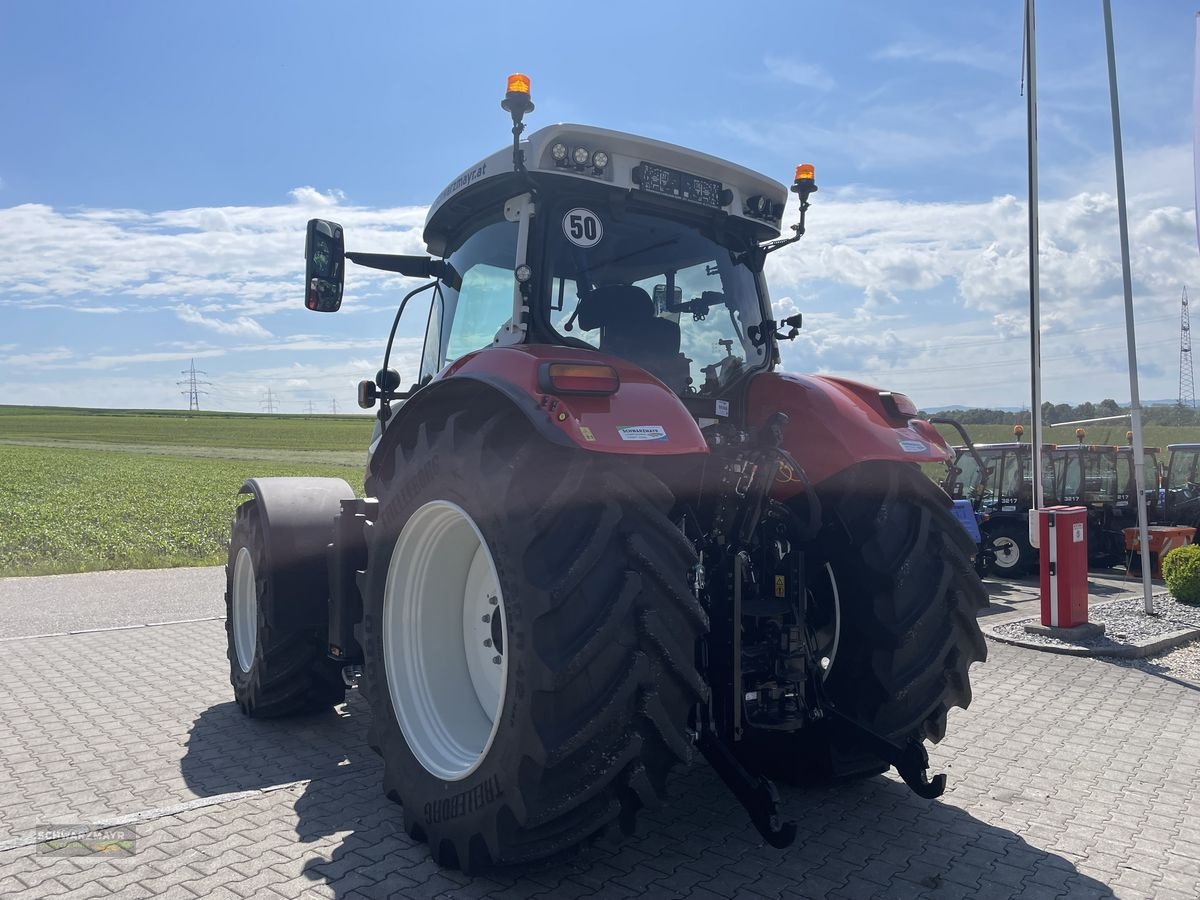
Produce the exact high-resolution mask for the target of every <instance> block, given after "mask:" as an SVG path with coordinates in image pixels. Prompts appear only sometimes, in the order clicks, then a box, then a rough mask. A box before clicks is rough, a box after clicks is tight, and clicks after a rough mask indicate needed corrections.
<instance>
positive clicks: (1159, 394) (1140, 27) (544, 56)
mask: <svg viewBox="0 0 1200 900" xmlns="http://www.w3.org/2000/svg"><path fill="white" fill-rule="evenodd" d="M1113 5H1114V15H1115V19H1116V29H1117V52H1118V66H1119V76H1120V83H1121V100H1122V118H1123V124H1124V127H1125V148H1126V154H1127V161H1128V176H1127V177H1128V183H1129V191H1130V212H1131V219H1132V235H1133V258H1134V277H1135V300H1136V302H1137V306H1138V315H1139V323H1140V324H1139V334H1138V338H1139V345H1140V346H1141V351H1140V352H1141V363H1142V366H1141V368H1142V373H1141V374H1142V390H1143V395H1144V396H1146V397H1150V398H1169V397H1173V396H1174V395H1175V391H1176V383H1177V376H1178V373H1177V318H1178V301H1179V292H1180V290H1181V288H1182V287H1183V285H1184V284H1185V283H1186V284H1189V285H1191V286H1192V289H1193V293H1194V295H1195V296H1198V297H1200V254H1198V253H1197V248H1196V240H1195V224H1194V211H1193V207H1194V200H1193V196H1194V195H1193V177H1192V161H1191V160H1192V150H1191V140H1192V137H1191V136H1192V78H1193V63H1194V59H1193V42H1194V23H1193V16H1194V13H1195V7H1193V6H1189V5H1186V4H1184V3H1181V2H1136V3H1134V2H1129V0H1114V4H1113ZM730 8H731V7H730V6H729V5H728V4H715V3H687V4H682V3H680V4H669V3H656V4H653V5H651V4H646V3H639V4H631V3H609V4H605V5H603V6H595V5H587V4H566V3H562V2H559V3H555V4H536V3H525V4H519V5H515V6H514V5H511V4H487V5H484V4H478V5H472V4H466V5H463V6H462V7H460V8H456V9H455V11H454V12H453V14H452V15H450V16H446V15H445V10H446V9H448V7H446V6H437V5H428V4H421V5H418V4H403V5H401V4H384V3H378V4H368V3H349V4H339V5H337V6H336V7H335V6H334V5H332V4H327V5H324V6H322V5H318V4H313V3H287V4H284V3H256V4H243V3H238V4H234V3H225V2H210V3H206V4H203V5H199V4H193V5H186V6H185V5H183V4H163V3H149V2H145V3H122V4H85V3H61V4H14V5H10V6H9V7H7V8H6V12H5V25H4V28H3V29H0V77H3V79H4V83H5V84H6V85H8V90H6V91H5V92H4V93H3V95H2V96H0V121H3V122H4V123H6V127H5V129H4V132H5V138H6V139H5V140H3V141H0V240H3V242H4V245H5V246H6V247H7V248H9V256H8V259H7V261H6V263H5V265H4V266H3V267H0V396H3V398H4V402H10V403H23V402H28V403H59V404H70V405H95V406H139V407H143V406H145V407H172V406H179V405H183V404H185V401H184V399H183V398H182V397H181V396H180V395H179V393H178V390H179V389H178V387H177V386H176V384H175V382H176V381H177V380H178V379H179V378H180V377H182V376H181V375H180V374H179V373H180V370H181V369H184V368H186V367H187V364H188V361H189V359H191V358H192V357H193V356H195V358H196V361H197V367H198V368H202V369H203V370H204V371H206V372H207V373H208V375H207V379H206V380H208V381H210V382H212V384H211V388H210V389H211V393H210V395H209V396H208V397H206V398H205V404H206V405H207V406H210V407H214V408H228V409H257V408H259V405H260V401H261V400H262V398H263V396H264V395H265V392H266V389H267V387H271V388H272V389H273V392H274V393H275V394H277V395H278V396H280V397H281V398H282V403H283V405H282V409H283V410H284V411H291V412H300V411H302V410H304V409H306V408H307V405H308V403H309V402H310V401H311V402H313V403H314V405H315V406H316V407H317V408H318V409H328V408H329V406H330V403H331V401H332V400H334V399H336V400H337V402H338V404H339V408H341V409H343V410H345V409H347V408H349V407H351V404H352V398H353V385H354V383H355V382H356V381H357V380H358V379H359V378H362V377H368V376H369V375H370V374H371V373H372V372H373V371H374V370H375V369H376V368H377V367H378V362H379V360H380V358H381V355H382V343H383V339H384V337H385V335H386V329H387V326H388V324H389V323H390V316H391V311H392V310H393V309H394V304H395V302H396V299H397V292H398V291H399V290H400V289H401V288H402V283H401V280H399V279H392V280H388V279H384V278H376V277H371V276H370V275H367V274H364V273H363V272H362V270H359V271H356V272H353V273H351V282H350V284H349V285H348V289H347V302H346V306H345V307H344V310H345V312H344V314H341V315H338V316H314V315H312V314H309V313H306V312H305V311H304V310H303V308H302V306H301V285H300V283H301V281H302V278H301V274H302V269H303V258H302V256H303V253H302V250H303V223H304V221H305V220H306V219H307V218H309V217H310V216H312V215H322V216H325V217H329V218H334V219H338V220H340V221H342V222H343V223H344V224H345V225H346V226H347V233H348V242H349V244H350V245H351V246H354V247H366V248H369V249H375V250H384V251H395V252H419V251H420V249H421V246H420V242H419V233H420V223H421V222H422V220H423V217H424V205H425V204H426V203H428V202H429V201H430V200H431V199H432V198H433V197H434V196H436V194H437V193H438V191H439V190H440V189H441V188H442V186H444V184H445V183H446V182H448V181H449V180H450V179H451V178H453V177H454V176H455V175H456V174H457V173H458V172H459V171H460V170H462V169H464V168H465V167H466V166H467V165H468V164H470V163H472V162H474V161H475V160H476V159H478V158H480V157H482V156H484V155H486V154H488V153H490V152H492V151H493V150H494V149H496V148H498V147H499V146H501V145H502V144H503V143H504V142H505V140H506V138H507V134H508V132H507V128H508V124H507V122H506V117H505V116H504V114H503V113H502V112H501V111H500V110H499V109H498V101H499V98H500V96H501V94H502V91H503V84H504V76H505V75H507V74H508V73H509V72H511V71H524V72H527V73H528V74H529V75H531V76H532V78H533V90H534V99H535V102H536V103H537V110H536V111H535V112H534V113H533V115H532V116H531V117H530V125H531V127H538V126H540V125H544V124H548V123H551V122H554V121H578V122H584V123H588V124H595V125H601V126H606V127H611V128H617V129H620V130H625V131H632V132H636V133H643V134H646V135H648V136H652V137H656V138H660V139H665V140H668V141H673V142H676V143H679V144H683V145H686V146H691V147H695V148H697V149H700V150H704V151H706V152H709V153H713V154H715V155H718V156H723V157H726V158H729V159H732V160H735V161H737V162H740V163H743V164H745V165H748V166H750V167H752V168H756V169H759V170H761V171H764V172H766V173H768V174H771V175H773V176H775V177H777V178H779V179H780V180H786V179H787V178H788V176H789V174H790V172H791V169H792V167H793V166H794V165H795V164H796V163H797V162H801V161H810V162H813V163H814V164H815V165H816V166H817V173H818V182H819V184H820V185H821V188H822V189H821V192H820V193H819V194H817V195H816V197H815V198H814V201H815V202H814V207H813V210H812V211H811V213H810V216H809V236H808V237H806V238H805V240H804V241H803V242H801V243H800V244H799V245H797V246H795V247H792V248H789V249H788V250H786V251H783V252H781V253H779V254H776V257H775V258H774V260H773V264H772V268H771V270H770V272H769V274H770V276H771V278H772V282H773V289H772V290H773V296H774V298H775V299H776V302H777V305H778V306H779V308H780V309H781V310H787V311H790V310H792V309H799V310H802V311H804V312H805V314H806V329H805V332H804V334H803V337H802V339H801V340H798V341H797V342H796V343H795V344H793V345H791V346H790V347H789V348H788V349H787V352H786V355H785V363H786V365H787V367H789V368H792V369H795V370H801V371H828V372H834V373H838V374H845V375H850V376H852V377H860V378H864V379H867V380H872V381H875V382H877V383H880V384H882V385H884V386H887V387H889V388H894V389H897V390H906V391H908V392H910V393H911V394H912V395H913V396H914V397H915V398H916V399H917V401H918V402H919V403H921V404H924V405H930V406H933V405H942V404H949V403H972V404H974V403H978V404H992V405H1005V406H1014V405H1019V404H1021V403H1022V402H1024V400H1025V397H1026V395H1027V387H1026V381H1025V374H1026V369H1025V363H1024V353H1025V348H1026V340H1027V338H1026V337H1025V335H1026V333H1027V332H1026V331H1025V330H1024V329H1025V328H1027V321H1026V316H1025V304H1026V302H1027V301H1026V298H1025V282H1024V279H1025V273H1026V257H1025V253H1026V251H1025V244H1024V227H1025V226H1024V221H1025V220H1024V207H1023V201H1024V197H1025V167H1024V159H1025V157H1024V127H1025V126H1024V101H1023V99H1022V97H1021V96H1020V94H1019V82H1020V74H1021V66H1020V49H1021V10H1022V4H1021V2H1020V0H1010V2H1008V3H994V2H992V3H983V2H966V3H963V2H961V0H960V2H954V3H921V4H911V5H908V6H903V7H901V6H897V5H896V4H894V3H882V2H856V3H836V4H803V5H800V4H795V3H758V4H753V5H752V6H747V7H745V9H746V10H752V11H750V12H738V13H736V14H735V15H732V16H731V15H730V14H729V10H730ZM1038 12H1039V35H1038V38H1039V88H1040V116H1041V135H1040V136H1041V150H1042V157H1041V163H1042V182H1043V200H1044V203H1043V208H1042V214H1043V236H1044V246H1043V254H1044V256H1043V267H1044V269H1043V291H1044V299H1045V307H1046V308H1045V319H1044V322H1043V331H1044V336H1045V342H1046V343H1045V349H1044V355H1045V360H1046V373H1045V393H1046V396H1047V397H1049V398H1052V399H1055V400H1071V401H1080V400H1085V399H1092V400H1098V399H1101V397H1105V396H1112V397H1116V398H1118V399H1124V398H1125V397H1126V396H1127V395H1128V387H1127V382H1126V376H1125V371H1124V356H1123V347H1124V334H1123V320H1122V316H1121V308H1120V268H1119V258H1118V255H1117V243H1116V224H1115V211H1114V208H1113V197H1112V194H1113V187H1112V185H1113V173H1112V162H1111V150H1112V147H1111V132H1110V124H1109V118H1108V116H1109V113H1108V98H1107V83H1106V80H1105V68H1104V44H1103V27H1102V21H1101V17H1100V4H1099V2H1098V0H1097V2H1095V3H1066V2H1062V0H1042V2H1041V3H1040V4H1039V10H1038ZM419 319H420V317H419V316H413V317H412V318H411V321H409V322H406V323H405V325H404V326H403V329H402V334H404V335H405V336H406V340H405V341H403V342H402V345H401V346H402V352H403V353H406V354H408V355H407V356H404V355H402V356H401V359H402V360H404V361H407V362H409V363H411V362H412V360H411V357H412V354H413V353H414V352H415V344H416V338H415V334H416V331H417V329H419V327H420V325H421V324H422V323H421V322H419V321H418V320H419ZM413 367H414V368H415V364H413Z"/></svg>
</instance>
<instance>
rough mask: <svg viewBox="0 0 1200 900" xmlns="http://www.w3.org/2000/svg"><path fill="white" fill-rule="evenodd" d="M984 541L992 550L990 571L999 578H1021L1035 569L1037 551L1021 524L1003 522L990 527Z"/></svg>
mask: <svg viewBox="0 0 1200 900" xmlns="http://www.w3.org/2000/svg"><path fill="white" fill-rule="evenodd" d="M984 542H985V545H986V546H987V548H988V549H989V550H990V551H991V554H992V558H991V566H990V572H991V574H992V575H994V576H996V577H997V578H1021V577H1023V576H1024V575H1027V574H1028V573H1029V572H1030V571H1032V569H1033V564H1034V554H1035V553H1036V551H1035V550H1034V549H1033V545H1032V544H1030V543H1029V533H1028V532H1027V531H1026V530H1025V529H1024V528H1022V527H1021V526H1020V525H1016V524H1012V523H1002V524H999V525H996V526H995V527H993V528H990V529H988V531H987V533H986V534H985V535H984Z"/></svg>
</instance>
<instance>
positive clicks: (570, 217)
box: [562, 206, 604, 250]
mask: <svg viewBox="0 0 1200 900" xmlns="http://www.w3.org/2000/svg"><path fill="white" fill-rule="evenodd" d="M562 229H563V234H564V235H566V237H567V240H568V241H570V242H571V243H572V244H574V245H575V246H576V247H583V248H584V249H585V250H586V249H587V248H589V247H595V246H596V245H597V244H598V243H600V239H601V238H602V237H604V225H603V224H601V222H600V217H599V216H598V215H596V214H595V213H594V212H592V211H591V210H590V209H584V208H583V207H582V206H577V207H576V208H575V209H571V210H567V214H566V215H565V216H563V221H562Z"/></svg>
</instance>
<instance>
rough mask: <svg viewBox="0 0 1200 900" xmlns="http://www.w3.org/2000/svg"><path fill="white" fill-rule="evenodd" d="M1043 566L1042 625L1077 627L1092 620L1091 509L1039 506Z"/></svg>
mask: <svg viewBox="0 0 1200 900" xmlns="http://www.w3.org/2000/svg"><path fill="white" fill-rule="evenodd" d="M1037 516H1038V546H1039V555H1040V563H1041V570H1042V591H1041V593H1042V625H1044V626H1048V627H1051V628H1074V627H1075V626H1077V625H1086V624H1087V620H1088V550H1087V527H1088V522H1087V509H1086V508H1085V507H1082V506H1048V507H1045V508H1043V509H1039V510H1037Z"/></svg>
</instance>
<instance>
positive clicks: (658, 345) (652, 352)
mask: <svg viewBox="0 0 1200 900" xmlns="http://www.w3.org/2000/svg"><path fill="white" fill-rule="evenodd" d="M577 321H578V322H579V327H580V328H581V329H582V330H583V331H592V330H594V329H596V328H599V329H600V352H601V353H611V354H612V355H613V356H620V357H622V358H623V359H627V360H629V361H630V362H632V363H636V364H637V365H639V366H641V367H642V368H643V369H645V370H646V371H648V372H649V373H650V374H651V375H653V376H655V377H656V378H658V379H660V380H662V381H664V382H666V384H667V385H668V386H669V387H670V388H671V389H672V390H673V391H676V392H677V393H681V392H683V391H684V390H686V389H687V382H688V375H689V370H690V367H688V366H687V365H686V363H684V364H683V365H682V366H681V357H680V355H679V344H680V333H679V323H678V322H672V321H671V320H670V319H664V318H661V317H659V316H656V315H654V301H653V300H651V299H650V295H649V294H647V293H646V292H645V291H644V290H642V289H641V288H640V287H637V286H635V285H631V284H611V285H605V286H604V287H598V288H596V289H595V290H593V291H592V292H591V293H590V294H588V295H587V296H586V297H583V298H581V299H580V301H579V315H578V316H577ZM681 369H682V378H681V377H680V374H681Z"/></svg>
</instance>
